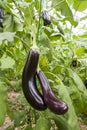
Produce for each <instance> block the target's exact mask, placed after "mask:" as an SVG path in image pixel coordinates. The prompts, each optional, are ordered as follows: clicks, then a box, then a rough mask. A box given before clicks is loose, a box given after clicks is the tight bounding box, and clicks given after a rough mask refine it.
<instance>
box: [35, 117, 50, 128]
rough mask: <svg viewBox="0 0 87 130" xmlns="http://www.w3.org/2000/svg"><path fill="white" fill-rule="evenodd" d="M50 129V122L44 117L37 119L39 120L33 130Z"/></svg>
mask: <svg viewBox="0 0 87 130" xmlns="http://www.w3.org/2000/svg"><path fill="white" fill-rule="evenodd" d="M50 128H51V123H50V121H49V120H47V119H46V118H44V117H39V119H38V120H37V122H36V127H35V130H50Z"/></svg>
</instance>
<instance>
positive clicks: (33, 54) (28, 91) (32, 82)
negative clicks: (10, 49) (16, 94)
mask: <svg viewBox="0 0 87 130" xmlns="http://www.w3.org/2000/svg"><path fill="white" fill-rule="evenodd" d="M38 60H39V53H38V52H37V51H36V50H30V53H29V55H28V58H27V61H26V64H25V66H24V69H23V73H22V88H23V93H24V95H25V98H26V100H27V101H28V102H29V104H30V105H31V106H32V107H33V108H35V109H37V110H45V109H46V108H47V106H46V104H45V102H44V99H43V97H42V95H41V94H40V92H39V91H38V89H37V85H36V76H35V73H36V69H37V65H38Z"/></svg>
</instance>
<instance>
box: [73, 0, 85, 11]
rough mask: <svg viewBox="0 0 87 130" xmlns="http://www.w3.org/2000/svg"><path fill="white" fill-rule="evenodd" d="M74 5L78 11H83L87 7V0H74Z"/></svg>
mask: <svg viewBox="0 0 87 130" xmlns="http://www.w3.org/2000/svg"><path fill="white" fill-rule="evenodd" d="M73 7H74V8H75V10H76V11H77V10H78V11H83V10H85V9H87V1H86V0H74V5H73Z"/></svg>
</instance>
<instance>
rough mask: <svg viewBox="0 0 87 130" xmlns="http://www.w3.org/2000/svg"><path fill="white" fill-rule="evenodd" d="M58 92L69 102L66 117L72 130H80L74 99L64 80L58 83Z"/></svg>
mask: <svg viewBox="0 0 87 130" xmlns="http://www.w3.org/2000/svg"><path fill="white" fill-rule="evenodd" d="M58 93H59V96H60V97H61V98H62V100H63V101H65V102H66V103H67V104H68V112H67V113H66V114H65V117H66V119H67V122H68V124H69V126H70V128H71V130H74V129H75V130H80V129H79V126H78V120H77V116H76V113H75V110H74V106H73V104H72V100H71V98H70V96H69V92H68V90H67V88H66V86H65V85H64V84H63V83H62V82H61V84H60V85H58ZM72 115H73V116H72Z"/></svg>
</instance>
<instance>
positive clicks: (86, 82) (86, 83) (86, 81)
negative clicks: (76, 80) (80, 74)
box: [84, 79, 87, 88]
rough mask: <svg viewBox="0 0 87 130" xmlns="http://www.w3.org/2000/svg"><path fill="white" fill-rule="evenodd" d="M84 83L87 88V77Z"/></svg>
mask: <svg viewBox="0 0 87 130" xmlns="http://www.w3.org/2000/svg"><path fill="white" fill-rule="evenodd" d="M84 85H85V87H86V88H87V79H85V81H84Z"/></svg>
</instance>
